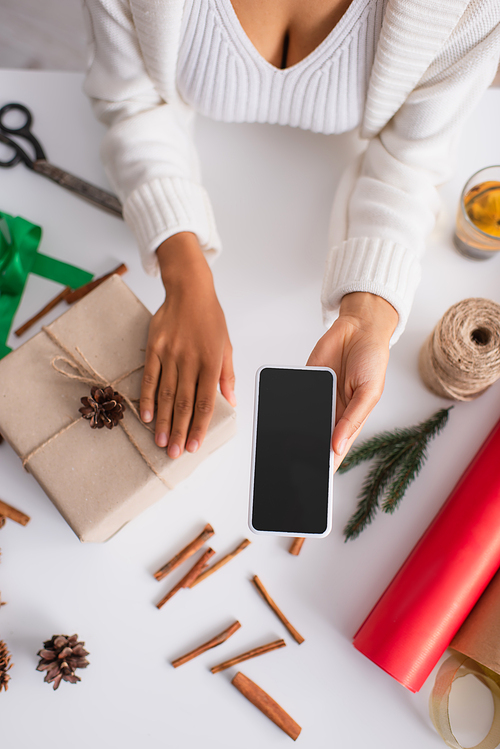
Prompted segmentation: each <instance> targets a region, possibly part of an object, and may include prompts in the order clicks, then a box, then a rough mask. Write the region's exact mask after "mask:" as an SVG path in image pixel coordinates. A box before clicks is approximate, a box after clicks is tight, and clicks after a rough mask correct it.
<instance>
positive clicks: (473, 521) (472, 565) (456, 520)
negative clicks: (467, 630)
mask: <svg viewBox="0 0 500 749" xmlns="http://www.w3.org/2000/svg"><path fill="white" fill-rule="evenodd" d="M499 566H500V422H499V423H498V424H497V425H496V426H495V427H494V429H493V430H492V432H491V433H490V434H489V436H488V437H487V439H486V441H485V442H484V444H483V445H482V447H481V448H480V449H479V452H478V453H477V454H476V456H475V457H474V459H473V460H472V462H471V463H470V465H469V466H468V468H467V469H466V471H465V472H464V474H463V475H462V476H461V478H460V480H459V481H458V484H457V485H456V486H455V488H454V489H453V491H452V492H451V494H450V496H449V497H448V499H447V500H446V502H445V504H444V505H443V507H442V508H441V510H440V511H439V513H438V514H437V515H436V517H435V518H434V520H433V521H432V523H431V525H430V526H429V528H428V529H427V530H426V531H425V533H424V535H423V536H422V538H421V539H420V541H418V543H417V545H416V546H415V548H414V549H413V551H412V552H411V553H410V555H409V557H408V558H407V559H406V561H405V562H404V564H403V566H402V567H401V569H400V570H399V572H398V573H397V575H396V576H395V578H394V579H393V580H392V582H391V583H390V584H389V586H388V588H387V589H386V591H385V592H384V593H383V594H382V596H381V598H380V599H379V600H378V602H377V603H376V604H375V606H374V608H373V609H372V611H371V612H370V614H369V615H368V617H367V618H366V619H365V621H364V622H363V624H362V625H361V627H360V628H359V630H358V631H357V633H356V635H355V636H354V641H353V642H354V646H355V647H356V648H357V649H358V650H359V651H360V652H361V653H363V654H364V655H366V656H367V658H369V659H370V660H372V661H373V662H374V663H376V664H377V665H378V666H380V668H382V669H384V671H387V673H388V674H390V675H391V676H393V677H394V678H395V679H397V681H399V682H400V683H401V684H403V685H404V686H405V687H407V688H408V689H410V690H411V691H412V692H418V690H419V689H420V687H421V686H422V684H423V683H424V681H425V680H426V678H427V677H428V676H429V674H430V672H431V671H432V669H433V668H434V666H435V665H436V663H437V662H438V660H439V658H440V657H441V655H442V654H443V653H444V651H445V650H446V648H447V647H448V645H449V644H450V642H451V640H452V639H453V637H454V635H455V633H456V632H457V630H458V629H459V627H460V626H461V625H462V623H463V622H464V620H465V618H466V617H467V615H468V614H469V612H470V611H471V609H472V607H473V606H474V604H475V603H476V602H477V600H478V599H479V596H480V595H481V593H482V592H483V590H484V589H485V588H486V586H487V585H488V583H489V582H490V580H491V579H492V577H493V575H494V574H495V572H496V571H497V569H498V567H499Z"/></svg>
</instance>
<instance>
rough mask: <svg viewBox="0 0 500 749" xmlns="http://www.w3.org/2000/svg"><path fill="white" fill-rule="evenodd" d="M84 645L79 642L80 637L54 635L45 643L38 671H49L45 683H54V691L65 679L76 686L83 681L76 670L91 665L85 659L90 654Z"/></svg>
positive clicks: (40, 652)
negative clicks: (76, 673)
mask: <svg viewBox="0 0 500 749" xmlns="http://www.w3.org/2000/svg"><path fill="white" fill-rule="evenodd" d="M84 645H85V643H84V642H78V635H71V637H68V635H54V636H53V637H52V639H51V640H47V641H46V642H44V643H43V648H42V649H41V650H39V651H38V655H39V656H40V663H39V664H38V666H37V667H36V670H37V671H47V673H46V674H45V679H44V681H46V682H47V683H48V684H51V683H53V685H54V689H57V687H58V686H59V684H60V683H61V680H63V679H64V681H69V682H70V683H71V684H76V682H77V681H81V679H80V677H79V676H76V675H75V671H76V669H77V668H87V666H88V665H89V662H88V660H87V659H86V657H85V656H86V655H88V652H87V651H86V650H85V649H84V647H83V646H84Z"/></svg>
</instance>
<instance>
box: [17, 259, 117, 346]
mask: <svg viewBox="0 0 500 749" xmlns="http://www.w3.org/2000/svg"><path fill="white" fill-rule="evenodd" d="M127 270H128V268H127V266H126V265H125V263H122V264H121V265H119V266H118V267H117V268H115V269H114V270H112V271H111V272H110V273H105V274H104V276H100V277H99V278H95V279H94V280H93V281H89V282H88V283H86V284H84V285H83V286H80V287H79V288H78V289H74V290H73V289H72V288H71V287H70V286H66V288H65V289H63V290H62V291H61V292H60V293H59V294H57V296H55V297H54V298H53V299H51V300H50V302H48V303H47V304H46V305H45V307H44V308H43V309H41V310H40V312H37V313H36V315H33V317H30V319H29V320H26V322H25V323H24V325H21V327H19V328H18V329H17V330H15V331H14V334H15V335H17V336H22V335H23V333H26V331H27V330H29V329H30V328H31V327H32V326H33V325H34V324H35V323H36V322H38V320H41V319H42V317H44V316H45V315H46V314H47V312H50V310H52V309H54V307H56V306H57V305H58V304H59V302H62V300H63V299H65V300H66V302H67V303H68V304H73V302H77V301H78V300H79V299H82V297H84V296H86V295H87V294H88V293H89V292H90V291H92V290H93V289H95V288H96V286H99V285H100V284H101V283H102V282H103V281H106V280H107V279H108V278H110V276H112V275H114V274H115V273H116V274H117V275H119V276H123V274H124V273H126V272H127Z"/></svg>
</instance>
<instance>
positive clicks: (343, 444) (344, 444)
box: [337, 439, 347, 456]
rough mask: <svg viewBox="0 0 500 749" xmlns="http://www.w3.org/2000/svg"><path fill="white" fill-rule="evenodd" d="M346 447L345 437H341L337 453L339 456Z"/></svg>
mask: <svg viewBox="0 0 500 749" xmlns="http://www.w3.org/2000/svg"><path fill="white" fill-rule="evenodd" d="M346 447H347V439H343V440H342V442H341V443H340V445H339V451H338V453H337V455H339V456H341V455H343V454H344V453H345V449H346Z"/></svg>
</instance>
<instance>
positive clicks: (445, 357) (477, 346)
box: [418, 299, 500, 401]
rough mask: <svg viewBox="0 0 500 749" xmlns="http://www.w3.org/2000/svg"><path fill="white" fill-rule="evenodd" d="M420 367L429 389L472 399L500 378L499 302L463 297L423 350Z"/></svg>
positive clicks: (440, 322) (442, 320)
mask: <svg viewBox="0 0 500 749" xmlns="http://www.w3.org/2000/svg"><path fill="white" fill-rule="evenodd" d="M418 367H419V371H420V376H421V377H422V379H423V381H424V383H425V385H426V386H427V388H428V389H429V390H430V391H431V392H433V393H435V394H436V395H439V396H441V397H442V398H449V399H451V400H457V401H471V400H474V398H477V397H478V396H479V395H481V394H482V393H484V392H485V390H487V389H488V388H489V387H490V385H493V383H494V382H496V380H498V378H499V377H500V305H499V304H496V303H495V302H492V301H491V300H490V299H464V300H463V301H462V302H458V303H457V304H454V305H453V306H452V307H450V309H449V310H448V311H447V312H446V313H445V314H444V315H443V317H442V318H441V320H440V321H439V322H438V324H437V325H436V327H435V328H434V330H433V331H432V333H431V335H430V336H429V337H428V338H427V340H426V341H425V343H424V345H423V346H422V348H421V350H420V356H419V362H418Z"/></svg>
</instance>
